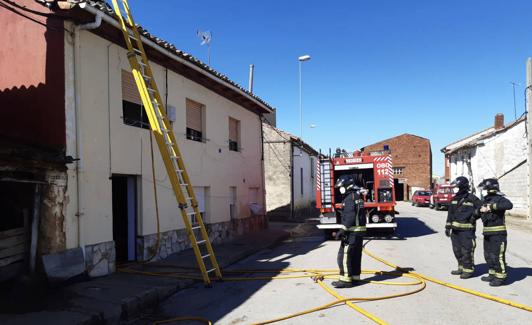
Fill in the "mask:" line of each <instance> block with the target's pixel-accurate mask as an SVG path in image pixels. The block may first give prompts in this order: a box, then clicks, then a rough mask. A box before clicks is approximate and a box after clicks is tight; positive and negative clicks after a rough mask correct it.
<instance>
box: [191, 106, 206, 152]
mask: <svg viewBox="0 0 532 325" xmlns="http://www.w3.org/2000/svg"><path fill="white" fill-rule="evenodd" d="M204 111H205V105H203V104H201V103H198V102H195V101H193V100H190V99H188V98H187V139H189V140H193V141H199V142H204V138H203V125H204V121H203V119H204V117H203V116H204V114H205V112H204Z"/></svg>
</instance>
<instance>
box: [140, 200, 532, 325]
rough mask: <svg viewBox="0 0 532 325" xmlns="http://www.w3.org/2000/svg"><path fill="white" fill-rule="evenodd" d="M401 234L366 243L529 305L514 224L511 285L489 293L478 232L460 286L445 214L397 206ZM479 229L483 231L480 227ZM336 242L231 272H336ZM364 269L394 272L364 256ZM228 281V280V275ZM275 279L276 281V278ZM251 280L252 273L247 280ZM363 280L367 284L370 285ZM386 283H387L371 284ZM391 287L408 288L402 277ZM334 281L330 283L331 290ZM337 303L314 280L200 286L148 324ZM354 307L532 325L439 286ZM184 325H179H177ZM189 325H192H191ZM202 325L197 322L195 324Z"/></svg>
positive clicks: (389, 314)
mask: <svg viewBox="0 0 532 325" xmlns="http://www.w3.org/2000/svg"><path fill="white" fill-rule="evenodd" d="M397 210H398V211H399V212H400V215H399V217H398V223H399V227H398V231H397V233H396V236H394V237H392V238H368V240H367V241H365V242H366V249H367V250H369V251H370V252H372V253H374V254H376V255H378V256H379V257H381V258H384V259H386V260H388V261H390V262H392V263H394V264H397V265H400V266H402V267H413V268H414V269H415V270H416V272H419V273H422V274H424V275H427V276H430V277H433V278H436V279H439V280H442V281H445V282H449V283H452V284H456V285H459V286H462V287H465V288H468V289H473V290H476V291H480V292H483V293H486V294H490V295H494V296H497V297H500V298H504V299H508V300H511V301H514V302H517V303H520V304H524V305H529V306H532V230H531V229H530V227H529V226H527V225H525V226H523V225H522V223H519V222H515V223H510V226H509V228H510V229H509V239H508V253H507V262H508V265H509V266H508V269H509V278H508V280H509V281H508V285H506V286H504V287H499V288H493V287H489V285H488V284H487V283H485V282H482V281H481V280H480V276H481V273H482V272H486V271H487V267H486V264H485V263H484V259H483V251H482V235H481V234H480V229H479V230H478V231H477V232H478V233H479V235H478V236H479V237H478V238H477V250H476V252H475V262H476V265H477V271H478V272H477V276H476V277H474V278H471V279H467V280H462V279H459V278H458V277H456V276H452V275H450V273H449V272H450V270H451V269H453V268H455V267H456V262H455V260H454V256H453V254H452V250H451V243H450V240H449V239H448V238H447V237H445V235H444V233H443V229H444V225H445V218H446V212H445V211H434V210H430V209H428V208H415V207H412V206H410V205H409V204H407V203H400V204H399V205H398V207H397ZM479 228H481V227H479ZM338 246H339V243H338V242H335V241H324V240H323V238H322V237H321V236H319V234H316V233H310V234H307V235H306V236H305V235H303V236H302V237H297V238H295V239H293V240H290V241H287V242H285V243H283V244H282V245H279V246H277V247H275V248H273V249H269V250H264V251H261V252H259V253H257V254H255V255H253V256H251V257H249V258H247V259H245V260H243V261H241V262H239V263H238V264H237V265H234V266H232V268H231V269H257V268H261V269H282V268H288V267H290V268H312V269H316V268H335V267H336V254H337V250H338ZM362 263H363V268H364V269H378V270H385V271H388V270H390V268H389V267H387V266H386V265H384V264H382V263H380V262H378V261H375V260H373V259H371V258H370V257H368V256H365V255H364V256H363V261H362ZM227 275H228V274H227V273H226V276H227ZM271 275H275V274H274V273H271ZM248 276H250V274H249V275H248ZM371 277H372V275H369V274H368V275H364V276H363V278H371ZM374 279H376V280H385V279H384V278H381V277H378V278H374ZM389 281H396V282H405V281H409V280H408V279H405V278H393V279H389ZM330 282H331V280H325V283H327V284H329V285H330ZM415 288H417V287H416V286H386V285H378V284H370V283H368V284H364V285H362V286H359V287H356V288H350V289H342V290H337V291H338V292H339V293H340V294H342V295H344V296H346V297H374V296H382V295H389V294H395V293H401V292H408V291H411V290H413V289H415ZM334 300H335V298H334V297H332V296H331V295H330V294H328V293H327V292H326V291H325V290H324V289H322V288H321V287H320V286H319V285H318V284H316V283H314V282H313V281H312V280H311V279H308V278H302V279H290V280H273V281H271V280H270V281H256V280H255V281H244V282H223V283H217V284H216V285H215V286H214V288H210V289H209V288H204V287H203V286H202V285H197V286H196V287H194V288H191V289H187V290H184V291H181V292H179V293H177V294H176V295H174V296H173V297H171V298H170V299H169V300H167V301H166V302H164V303H162V304H161V306H160V307H159V309H158V310H157V311H156V312H155V313H154V314H153V315H147V317H146V318H145V319H144V320H143V321H146V322H147V321H148V320H155V319H157V320H160V319H165V318H171V317H176V316H202V317H205V318H208V319H210V320H211V321H213V323H216V324H250V323H256V322H261V321H265V320H269V319H272V318H276V317H280V316H285V315H288V314H291V313H295V312H298V311H302V310H306V309H309V308H313V307H316V306H319V305H322V304H326V303H328V302H331V301H334ZM357 305H358V306H360V307H362V308H363V309H365V310H367V311H368V312H370V313H371V314H373V315H375V316H377V317H379V318H380V319H382V320H383V321H385V322H387V323H389V324H483V325H487V324H532V312H527V311H524V310H521V309H517V308H514V307H510V306H506V305H502V304H499V303H496V302H493V301H489V300H486V299H482V298H479V297H476V296H472V295H469V294H466V293H463V292H459V291H456V290H453V289H450V288H446V287H443V286H440V285H437V284H433V283H427V287H426V289H425V290H423V291H421V292H419V293H416V294H413V295H409V296H405V297H400V298H393V299H387V300H380V301H368V302H357ZM333 323H339V324H374V322H373V321H371V320H370V319H368V318H367V317H365V316H363V315H362V314H360V313H358V312H357V311H355V310H353V309H351V308H349V307H347V306H346V305H339V306H335V307H331V308H328V309H326V310H322V311H318V312H314V313H311V314H308V315H303V316H299V317H297V318H292V319H290V320H286V321H282V322H279V323H278V324H313V325H316V324H333ZM180 324H182V323H180ZM190 324H193V323H192V322H191V323H190ZM194 324H197V323H194Z"/></svg>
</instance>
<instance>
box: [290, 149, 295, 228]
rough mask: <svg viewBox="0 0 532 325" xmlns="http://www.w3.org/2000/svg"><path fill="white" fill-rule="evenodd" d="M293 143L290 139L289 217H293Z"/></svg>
mask: <svg viewBox="0 0 532 325" xmlns="http://www.w3.org/2000/svg"><path fill="white" fill-rule="evenodd" d="M294 200H295V195H294V143H293V142H292V141H290V219H291V220H292V219H294V204H295V202H294Z"/></svg>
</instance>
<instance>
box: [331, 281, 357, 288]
mask: <svg viewBox="0 0 532 325" xmlns="http://www.w3.org/2000/svg"><path fill="white" fill-rule="evenodd" d="M331 284H332V285H333V287H335V288H337V289H342V288H352V287H353V283H352V282H347V281H341V280H338V281H334V282H333V283H331Z"/></svg>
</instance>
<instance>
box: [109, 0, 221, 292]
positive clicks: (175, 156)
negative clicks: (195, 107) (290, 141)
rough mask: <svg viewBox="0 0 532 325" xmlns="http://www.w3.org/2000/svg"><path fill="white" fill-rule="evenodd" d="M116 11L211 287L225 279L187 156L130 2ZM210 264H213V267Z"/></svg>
mask: <svg viewBox="0 0 532 325" xmlns="http://www.w3.org/2000/svg"><path fill="white" fill-rule="evenodd" d="M118 1H120V2H121V3H122V7H123V9H124V11H125V13H126V16H127V20H125V19H124V17H123V16H122V12H121V10H120V6H119V4H118ZM113 7H114V11H115V13H116V15H117V17H118V20H119V22H120V26H121V29H122V32H123V34H124V39H125V43H126V46H127V50H128V53H127V57H128V60H129V64H130V66H131V70H132V73H133V76H134V78H135V83H136V84H137V88H138V90H139V93H140V97H141V99H142V104H143V105H144V109H145V110H146V114H147V116H148V119H149V121H150V129H151V131H152V132H153V134H154V137H155V139H156V141H157V145H158V147H159V151H160V153H161V157H162V159H163V161H164V165H165V167H166V171H167V173H168V178H169V179H170V183H171V184H172V189H173V191H174V193H175V196H176V199H177V203H178V206H179V210H180V211H181V216H182V217H183V221H184V223H185V227H186V230H187V235H188V237H189V239H190V242H191V244H192V249H193V250H194V254H195V256H196V261H197V263H198V267H199V269H200V271H201V274H202V277H203V281H204V282H205V285H210V284H211V277H210V273H214V275H215V277H216V278H218V279H221V278H222V273H221V270H220V267H219V266H218V262H217V260H216V256H215V255H214V250H213V249H212V245H211V242H210V240H209V236H208V234H207V230H206V229H205V224H204V223H203V218H202V216H201V214H200V212H199V209H198V201H197V199H196V195H195V194H194V190H193V188H192V185H191V183H190V178H189V176H188V173H187V171H186V169H185V163H184V161H183V156H182V155H181V152H180V151H179V148H178V146H177V142H176V139H175V136H174V133H173V131H172V128H171V126H170V122H169V121H168V118H167V117H166V113H165V109H164V105H163V101H162V100H161V95H160V93H159V90H158V88H157V85H156V83H155V79H154V77H153V73H152V70H151V67H150V64H149V61H148V57H147V56H146V52H145V51H144V46H143V45H142V40H141V37H140V34H139V32H138V30H137V27H136V25H135V22H134V21H133V17H132V15H131V11H130V9H129V5H128V3H127V0H113ZM208 261H210V265H209V263H208Z"/></svg>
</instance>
